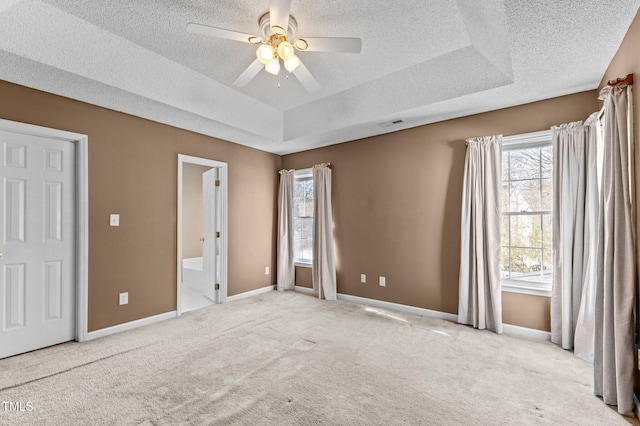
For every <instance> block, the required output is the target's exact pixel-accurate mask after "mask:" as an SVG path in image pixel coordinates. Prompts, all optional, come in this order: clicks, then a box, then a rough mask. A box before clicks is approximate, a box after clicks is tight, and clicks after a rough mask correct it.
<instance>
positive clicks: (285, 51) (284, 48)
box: [278, 41, 295, 61]
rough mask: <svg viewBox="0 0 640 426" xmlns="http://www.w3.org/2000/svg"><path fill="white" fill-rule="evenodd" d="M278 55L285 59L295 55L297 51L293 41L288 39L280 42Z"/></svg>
mask: <svg viewBox="0 0 640 426" xmlns="http://www.w3.org/2000/svg"><path fill="white" fill-rule="evenodd" d="M278 56H279V57H281V58H282V60H283V61H286V60H287V59H291V58H292V57H294V56H295V51H294V50H293V46H292V45H291V43H289V42H288V41H282V42H280V44H278Z"/></svg>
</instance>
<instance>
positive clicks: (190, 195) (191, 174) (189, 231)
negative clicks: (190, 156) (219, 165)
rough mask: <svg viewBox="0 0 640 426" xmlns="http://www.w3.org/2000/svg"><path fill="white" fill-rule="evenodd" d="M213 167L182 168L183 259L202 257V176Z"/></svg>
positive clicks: (193, 165)
mask: <svg viewBox="0 0 640 426" xmlns="http://www.w3.org/2000/svg"><path fill="white" fill-rule="evenodd" d="M210 169H211V167H208V166H201V165H199V164H190V163H184V164H183V166H182V258H183V259H189V258H191V257H202V243H201V242H200V237H202V174H203V173H204V172H206V171H207V170H210Z"/></svg>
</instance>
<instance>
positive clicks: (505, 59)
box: [0, 0, 640, 154]
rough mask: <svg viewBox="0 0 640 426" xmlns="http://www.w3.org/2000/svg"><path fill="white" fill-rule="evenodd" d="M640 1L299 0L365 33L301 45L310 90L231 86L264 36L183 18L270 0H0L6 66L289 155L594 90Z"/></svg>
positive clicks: (300, 11)
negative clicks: (355, 44) (348, 48)
mask: <svg viewBox="0 0 640 426" xmlns="http://www.w3.org/2000/svg"><path fill="white" fill-rule="evenodd" d="M614 6H615V7H614ZM638 7H640V0H628V1H624V2H620V1H613V0H611V1H590V0H584V1H577V0H574V1H568V0H540V1H532V0H519V1H510V0H505V1H498V0H482V1H478V0H438V1H424V0H404V1H402V2H389V1H371V0H369V1H367V0H351V1H346V0H325V1H310V0H291V14H292V15H293V16H294V17H295V19H296V20H297V23H298V32H297V34H298V35H299V36H303V37H304V36H307V37H327V36H329V37H360V38H361V39H362V52H361V53H360V54H347V53H324V52H300V53H299V56H300V58H301V60H302V61H303V62H304V64H305V65H306V66H307V68H308V69H309V71H310V72H311V73H312V74H313V76H314V77H315V78H316V80H317V81H318V82H319V84H320V86H321V89H320V90H319V91H317V92H315V93H313V94H309V93H307V92H306V91H305V90H304V89H303V88H302V86H301V85H300V84H299V83H298V81H297V79H296V78H295V76H290V78H287V77H286V73H285V72H284V69H283V72H281V73H280V75H279V76H277V77H276V76H272V75H270V74H268V73H266V72H264V71H262V72H260V73H259V74H258V75H257V76H256V78H254V79H253V80H252V81H251V82H250V83H249V84H248V85H247V86H246V87H243V88H237V87H235V86H232V83H233V81H234V80H235V79H236V78H237V77H238V75H240V74H241V73H242V71H243V70H244V69H245V68H246V67H247V66H248V65H249V64H250V63H251V62H252V61H253V60H254V59H255V46H253V45H251V44H248V43H242V42H237V41H231V40H223V39H215V38H211V37H206V36H203V35H197V34H191V33H187V32H186V26H187V24H188V23H189V22H196V23H200V24H205V25H209V26H214V27H220V28H225V29H229V30H234V31H240V32H244V33H249V34H256V35H260V30H259V27H258V18H259V17H260V16H261V15H262V14H263V13H264V12H266V11H268V10H269V1H268V0H217V1H213V0H207V1H205V0H190V1H184V0H182V1H177V0H136V1H122V0H83V1H77V0H0V79H3V80H7V81H11V82H15V83H18V84H22V85H26V86H30V87H34V88H37V89H40V90H44V91H48V92H52V93H56V94H59V95H63V96H67V97H70V98H74V99H78V100H81V101H85V102H89V103H93V104H97V105H100V106H104V107H107V108H111V109H114V110H118V111H122V112H126V113H129V114H134V115H137V116H140V117H144V118H148V119H151V120H155V121H159V122H163V123H167V124H170V125H173V126H177V127H181V128H185V129H189V130H193V131H196V132H199V133H203V134H207V135H211V136H215V137H218V138H222V139H226V140H230V141H232V142H236V143H240V144H243V145H248V146H252V147H255V148H258V149H261V150H265V151H269V152H273V153H277V154H285V153H291V152H296V151H301V150H306V149H311V148H315V147H319V146H325V145H330V144H334V143H340V142H344V141H348V140H353V139H358V138H363V137H367V136H372V135H376V134H381V133H386V132H390V131H395V130H399V129H404V128H408V127H413V126H417V125H422V124H428V123H432V122H436V121H441V120H445V119H450V118H455V117H460V116H465V115H470V114H475V113H479V112H484V111H488V110H494V109H499V108H505V107H509V106H513V105H518V104H523V103H527V102H533V101H537V100H540V99H546V98H550V97H555V96H561V95H565V94H569V93H574V92H578V91H582V90H589V89H594V88H596V87H597V85H598V83H599V82H600V79H601V78H602V75H603V74H604V72H605V70H606V67H607V65H608V64H609V62H610V60H611V58H612V57H613V56H614V54H615V52H616V50H617V48H618V46H619V45H620V42H621V41H622V38H623V37H624V34H625V33H626V31H627V29H628V27H629V25H630V23H631V21H632V19H633V17H634V15H635V13H636V12H637V10H638ZM278 83H280V87H278ZM396 119H402V120H403V122H402V123H400V124H398V125H393V126H388V127H382V126H380V125H379V124H380V123H385V122H390V121H393V120H396Z"/></svg>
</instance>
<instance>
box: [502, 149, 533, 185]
mask: <svg viewBox="0 0 640 426" xmlns="http://www.w3.org/2000/svg"><path fill="white" fill-rule="evenodd" d="M510 154H511V155H510V164H509V166H510V167H509V169H510V172H511V180H516V179H533V178H539V177H540V148H532V149H523V150H519V151H511V152H510Z"/></svg>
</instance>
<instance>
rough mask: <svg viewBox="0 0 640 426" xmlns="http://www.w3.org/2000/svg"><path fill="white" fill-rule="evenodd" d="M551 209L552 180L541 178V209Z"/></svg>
mask: <svg viewBox="0 0 640 426" xmlns="http://www.w3.org/2000/svg"><path fill="white" fill-rule="evenodd" d="M552 209H553V181H552V180H551V179H542V206H541V210H552Z"/></svg>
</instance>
